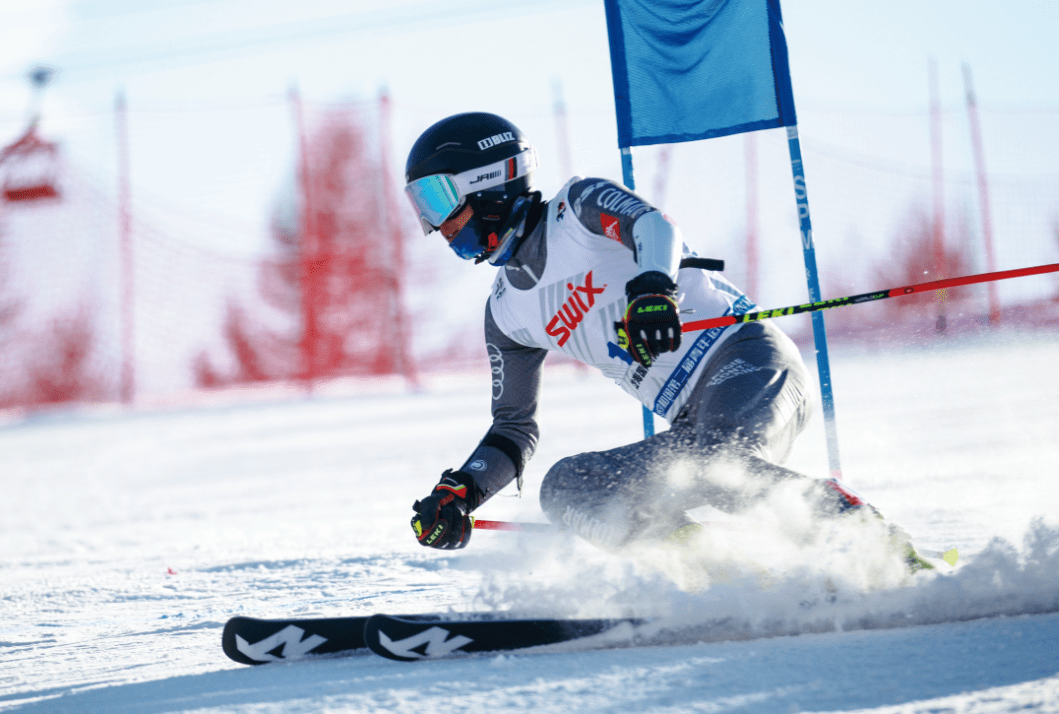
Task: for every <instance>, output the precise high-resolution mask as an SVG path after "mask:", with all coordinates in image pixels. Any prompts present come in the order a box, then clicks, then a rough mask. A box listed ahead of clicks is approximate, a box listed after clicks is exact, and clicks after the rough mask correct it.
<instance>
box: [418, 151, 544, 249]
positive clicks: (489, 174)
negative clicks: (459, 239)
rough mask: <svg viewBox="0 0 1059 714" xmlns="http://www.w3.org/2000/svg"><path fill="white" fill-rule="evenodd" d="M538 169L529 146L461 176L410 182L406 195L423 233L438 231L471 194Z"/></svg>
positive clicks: (534, 152) (441, 175) (535, 157)
mask: <svg viewBox="0 0 1059 714" xmlns="http://www.w3.org/2000/svg"><path fill="white" fill-rule="evenodd" d="M536 169H537V152H536V151H535V150H534V149H533V147H532V146H529V147H526V148H525V149H523V150H522V151H521V152H520V153H518V154H517V155H515V156H512V157H511V158H510V159H503V160H502V161H497V162H496V163H492V164H487V165H485V166H481V167H478V168H476V169H471V170H470V171H464V172H463V173H458V174H434V175H432V176H424V177H423V178H419V179H416V180H415V181H411V182H409V183H408V185H407V186H405V189H404V191H405V195H407V196H408V199H409V200H410V201H411V202H412V208H414V209H415V211H416V213H417V214H418V215H419V222H420V224H422V226H423V233H430V232H431V231H436V230H437V229H438V228H439V227H440V226H441V224H442V223H444V222H445V221H446V220H447V219H448V218H449V217H450V216H451V215H452V214H453V213H454V212H455V211H456V209H457V208H459V207H460V206H461V205H462V204H463V197H464V196H466V195H467V194H470V193H476V192H478V191H485V190H487V189H490V188H496V187H497V186H501V185H503V184H505V183H507V182H508V181H512V180H514V179H517V178H521V177H523V176H525V175H526V174H528V173H530V172H531V171H535V170H536Z"/></svg>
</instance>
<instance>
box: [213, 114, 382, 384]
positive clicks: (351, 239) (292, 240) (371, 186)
mask: <svg viewBox="0 0 1059 714" xmlns="http://www.w3.org/2000/svg"><path fill="white" fill-rule="evenodd" d="M305 145H306V155H305V157H304V159H303V162H302V164H303V166H304V167H305V168H304V175H303V176H301V177H300V179H301V180H300V181H298V182H291V184H289V188H287V189H286V190H284V191H283V192H282V193H281V195H280V196H279V198H278V199H277V202H276V204H275V206H274V209H273V219H272V237H273V244H274V245H275V247H276V250H277V254H278V256H277V258H276V259H272V260H267V261H264V262H263V263H262V266H261V270H260V274H259V286H258V288H259V294H260V298H261V303H260V304H259V305H257V306H254V307H240V306H239V305H236V304H234V303H233V304H231V305H229V309H228V317H227V320H226V326H225V337H226V341H227V344H228V347H229V349H230V351H231V353H232V356H233V357H234V362H235V367H234V369H232V370H228V371H223V370H220V369H218V368H216V367H214V366H213V365H212V364H211V362H210V360H209V359H208V357H206V356H205V355H200V356H199V358H198V359H197V360H196V365H195V370H196V377H197V382H198V384H199V385H200V386H204V387H214V386H220V385H224V384H232V383H239V382H252V381H266V380H290V379H302V380H309V381H312V380H316V379H323V378H330V377H337V376H344V375H384V374H396V373H399V372H400V367H401V364H400V360H401V358H402V355H401V354H400V343H399V341H398V340H397V338H396V334H395V333H396V331H397V330H398V329H400V324H401V321H400V311H401V309H402V308H401V305H400V291H399V281H400V277H401V276H400V275H398V268H397V257H396V256H397V251H396V250H395V246H394V245H393V234H392V233H391V232H390V231H388V230H386V229H385V226H386V225H387V216H386V214H385V212H386V210H387V207H388V201H387V198H386V190H387V187H386V186H384V185H383V183H382V176H383V172H382V171H381V169H380V166H379V160H378V157H379V155H380V153H379V151H378V150H377V147H374V146H373V145H372V142H371V141H369V137H368V132H367V131H366V130H365V127H364V125H363V123H362V120H361V118H360V117H359V116H358V114H357V113H356V110H355V108H348V107H343V108H338V109H331V110H329V111H327V112H325V113H324V114H323V116H322V117H321V120H320V122H319V125H318V126H317V127H316V128H315V130H314V131H313V132H312V133H311V134H310V136H309V138H308V139H307V141H306V144H305ZM294 186H297V187H298V189H299V190H295V189H294V188H293V187H294Z"/></svg>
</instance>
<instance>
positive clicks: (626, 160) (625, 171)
mask: <svg viewBox="0 0 1059 714" xmlns="http://www.w3.org/2000/svg"><path fill="white" fill-rule="evenodd" d="M621 180H622V182H623V183H624V184H625V188H627V189H629V190H630V191H635V190H636V179H634V178H633V175H632V149H631V148H629V147H628V146H623V147H621ZM654 435H655V415H654V412H652V411H651V410H650V409H648V408H647V406H646V405H645V406H644V407H643V436H644V438H645V439H646V438H647V437H649V436H654Z"/></svg>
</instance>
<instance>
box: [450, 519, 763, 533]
mask: <svg viewBox="0 0 1059 714" xmlns="http://www.w3.org/2000/svg"><path fill="white" fill-rule="evenodd" d="M471 524H472V525H473V527H474V529H475V530H480V531H513V532H521V533H558V532H560V531H561V530H562V528H561V527H559V526H556V525H554V524H552V523H527V522H525V521H487V520H483V519H481V518H475V517H474V516H471ZM702 525H703V526H705V527H707V528H719V529H721V530H740V529H743V528H746V527H747V526H746V525H745V524H741V523H734V522H732V523H729V522H725V521H705V522H703V523H702Z"/></svg>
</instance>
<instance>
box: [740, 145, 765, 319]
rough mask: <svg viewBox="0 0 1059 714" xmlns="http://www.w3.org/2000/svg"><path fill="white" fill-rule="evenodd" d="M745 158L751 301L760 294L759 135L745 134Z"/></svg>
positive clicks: (747, 288)
mask: <svg viewBox="0 0 1059 714" xmlns="http://www.w3.org/2000/svg"><path fill="white" fill-rule="evenodd" d="M743 157H744V160H745V163H746V294H747V295H749V296H750V299H751V300H755V299H760V297H761V296H760V295H759V294H758V291H757V288H758V275H759V271H760V268H759V267H758V220H757V215H758V210H757V134H755V133H754V132H752V131H748V132H746V133H745V134H743Z"/></svg>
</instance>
